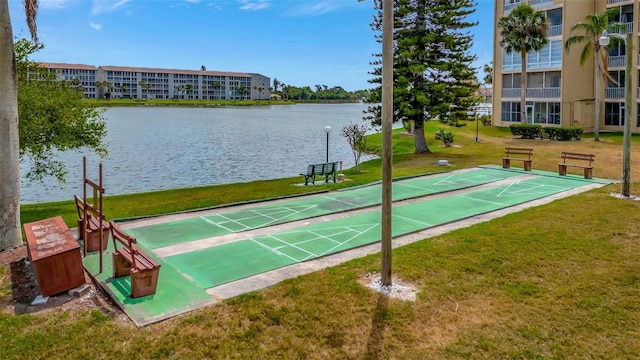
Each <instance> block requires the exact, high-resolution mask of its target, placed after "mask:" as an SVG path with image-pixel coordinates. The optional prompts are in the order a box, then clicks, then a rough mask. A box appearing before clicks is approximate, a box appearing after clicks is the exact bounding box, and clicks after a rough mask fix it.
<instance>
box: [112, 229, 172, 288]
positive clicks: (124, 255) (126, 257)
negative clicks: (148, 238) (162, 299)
mask: <svg viewBox="0 0 640 360" xmlns="http://www.w3.org/2000/svg"><path fill="white" fill-rule="evenodd" d="M109 225H110V227H111V238H112V239H113V249H114V250H113V277H114V278H119V277H122V276H127V275H131V297H132V298H137V297H141V296H147V295H152V294H155V293H156V288H157V286H158V276H159V275H160V264H158V263H157V262H156V261H155V260H154V259H153V258H151V256H149V255H147V254H146V253H145V252H144V251H142V250H141V249H140V248H139V247H138V246H137V245H136V242H137V241H136V238H135V237H133V236H131V235H129V234H127V233H125V232H124V231H122V230H121V229H120V228H119V227H118V226H117V225H116V223H115V222H113V221H111V222H110V223H109ZM118 244H120V245H121V246H118Z"/></svg>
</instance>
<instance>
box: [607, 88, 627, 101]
mask: <svg viewBox="0 0 640 360" xmlns="http://www.w3.org/2000/svg"><path fill="white" fill-rule="evenodd" d="M604 97H605V98H607V99H624V88H623V87H615V88H614V87H608V88H606V89H605V96H604Z"/></svg>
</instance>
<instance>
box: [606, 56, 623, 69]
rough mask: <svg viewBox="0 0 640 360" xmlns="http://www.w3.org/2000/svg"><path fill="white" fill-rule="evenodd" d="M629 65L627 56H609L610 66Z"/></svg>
mask: <svg viewBox="0 0 640 360" xmlns="http://www.w3.org/2000/svg"><path fill="white" fill-rule="evenodd" d="M626 65H627V57H626V56H625V55H621V56H609V67H610V68H612V67H625V66H626Z"/></svg>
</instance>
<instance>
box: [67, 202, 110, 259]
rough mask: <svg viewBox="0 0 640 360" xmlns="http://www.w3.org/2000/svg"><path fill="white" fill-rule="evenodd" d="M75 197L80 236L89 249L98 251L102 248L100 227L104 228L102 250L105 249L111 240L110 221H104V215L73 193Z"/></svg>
mask: <svg viewBox="0 0 640 360" xmlns="http://www.w3.org/2000/svg"><path fill="white" fill-rule="evenodd" d="M73 198H74V199H75V201H76V210H77V211H78V238H79V239H82V240H83V241H85V242H86V247H85V248H86V249H87V251H89V252H91V251H98V250H100V233H101V231H100V228H102V250H105V249H106V248H107V242H108V241H109V223H108V222H106V221H104V215H102V214H100V212H99V211H98V210H97V209H96V208H94V207H93V206H91V205H87V203H85V202H84V200H82V199H81V198H80V197H79V196H78V195H73ZM85 219H86V224H85ZM85 226H86V227H85ZM85 233H86V235H85ZM85 237H86V239H85Z"/></svg>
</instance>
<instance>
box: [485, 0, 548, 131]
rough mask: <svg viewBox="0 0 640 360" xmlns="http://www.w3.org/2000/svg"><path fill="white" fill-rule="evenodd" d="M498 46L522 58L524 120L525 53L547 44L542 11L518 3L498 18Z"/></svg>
mask: <svg viewBox="0 0 640 360" xmlns="http://www.w3.org/2000/svg"><path fill="white" fill-rule="evenodd" d="M498 27H499V28H500V36H501V37H502V40H500V46H502V47H503V48H504V49H505V50H506V51H507V53H513V52H518V53H520V58H521V59H522V73H521V74H520V79H521V88H520V89H521V90H520V121H522V122H526V109H525V107H526V104H527V102H526V99H527V53H528V52H530V51H539V50H541V49H542V48H543V47H544V46H545V45H546V44H547V41H548V40H547V30H548V29H549V23H548V22H547V18H546V17H545V15H544V13H543V12H541V11H537V10H535V9H534V8H532V7H531V6H529V5H527V4H522V5H518V6H517V7H516V8H515V9H513V11H511V13H510V14H509V15H506V16H503V17H502V18H501V19H500V20H498Z"/></svg>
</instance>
